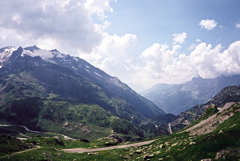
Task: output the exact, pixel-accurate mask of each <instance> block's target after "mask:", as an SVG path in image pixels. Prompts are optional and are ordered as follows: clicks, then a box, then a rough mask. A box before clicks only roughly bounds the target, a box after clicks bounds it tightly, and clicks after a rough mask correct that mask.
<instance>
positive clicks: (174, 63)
mask: <svg viewBox="0 0 240 161" xmlns="http://www.w3.org/2000/svg"><path fill="white" fill-rule="evenodd" d="M179 49H180V46H176V45H174V46H173V47H169V46H167V45H164V44H153V45H152V46H151V47H149V48H147V49H146V50H145V51H143V53H142V58H143V59H144V60H145V65H144V66H142V68H141V72H142V73H144V75H148V76H149V77H151V78H152V79H155V80H158V82H165V83H181V82H185V81H188V80H190V79H191V78H193V77H198V76H200V77H202V78H214V77H217V76H220V75H233V74H240V41H236V42H234V43H232V44H231V45H230V46H229V47H228V48H227V49H225V50H224V51H222V49H223V47H222V46H221V45H220V44H219V45H216V46H215V47H213V46H212V45H211V44H206V43H204V42H201V43H199V44H198V45H196V46H195V48H194V49H193V50H192V51H191V53H189V54H182V53H179Z"/></svg>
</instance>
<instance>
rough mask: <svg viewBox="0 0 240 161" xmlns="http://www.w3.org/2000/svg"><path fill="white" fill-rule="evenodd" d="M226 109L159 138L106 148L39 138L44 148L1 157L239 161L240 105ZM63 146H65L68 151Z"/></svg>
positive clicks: (99, 144) (35, 140)
mask: <svg viewBox="0 0 240 161" xmlns="http://www.w3.org/2000/svg"><path fill="white" fill-rule="evenodd" d="M223 108H224V109H223V110H219V113H218V114H213V115H212V114H211V115H209V116H207V117H206V118H203V119H202V120H198V121H197V122H193V123H192V124H191V125H190V126H189V127H187V128H186V129H185V130H184V131H180V132H176V133H174V134H170V135H167V136H161V137H157V138H155V139H154V140H151V141H148V142H141V143H135V144H129V145H122V146H120V145H119V146H114V147H112V146H111V147H109V148H106V147H108V145H106V143H108V142H107V140H97V141H94V142H91V143H86V142H83V141H68V140H63V139H60V138H56V137H55V138H52V139H51V138H43V137H35V138H30V139H28V140H26V143H34V144H35V145H40V146H41V148H38V149H30V150H29V151H26V152H22V153H18V154H16V153H12V155H8V156H6V155H5V156H4V154H2V155H3V156H2V157H1V156H0V158H1V160H3V161H5V160H13V161H14V160H18V161H19V160H26V159H31V158H34V160H74V159H75V160H78V159H79V160H139V161H140V160H171V161H178V160H196V161H197V160H204V159H205V160H208V161H212V160H229V161H235V160H239V159H240V155H239V154H240V138H239V137H238V135H239V132H240V104H238V103H227V104H226V105H225V106H224V107H223ZM224 118H226V119H224ZM206 120H207V121H206ZM219 120H222V121H219ZM196 125H197V126H196ZM193 127H194V128H193ZM209 127H210V128H211V130H207V131H206V130H205V129H209ZM212 127H213V128H212ZM102 141H103V142H102ZM104 143H105V144H104ZM125 144H126V143H125ZM135 145H136V146H135ZM138 145H139V146H138ZM140 145H144V146H140ZM99 147H105V148H99ZM75 148H76V149H75ZM96 148H97V149H96ZM61 149H65V150H64V151H66V152H64V151H63V150H61ZM94 149H95V150H94ZM107 149H109V150H107ZM76 152H78V153H76Z"/></svg>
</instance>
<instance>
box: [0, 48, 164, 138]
mask: <svg viewBox="0 0 240 161" xmlns="http://www.w3.org/2000/svg"><path fill="white" fill-rule="evenodd" d="M0 51H1V53H0V58H1V59H0V62H1V68H0V94H1V95H0V116H1V120H0V121H8V122H9V123H14V124H16V123H18V124H22V125H26V126H27V127H30V128H33V129H41V130H47V131H48V130H51V129H52V130H55V131H56V132H59V133H65V134H67V133H69V132H70V134H72V136H73V135H74V137H76V136H77V133H78V134H79V133H80V135H79V136H80V137H89V136H91V135H92V137H94V138H96V137H98V136H106V135H110V134H111V131H112V130H113V131H114V132H116V133H119V134H124V135H129V136H131V137H132V136H135V137H139V138H141V137H152V136H154V135H159V134H166V133H167V130H166V127H165V126H166V125H163V126H156V125H158V123H157V122H155V121H154V120H153V119H152V116H155V115H159V114H163V115H164V112H163V111H162V110H161V109H159V108H158V107H157V106H156V105H155V104H154V103H152V102H151V101H149V100H147V99H145V98H144V97H142V96H140V95H139V94H137V93H136V92H134V91H133V90H131V89H130V88H129V87H128V86H127V85H126V84H124V83H122V82H121V81H120V80H119V79H117V78H116V77H111V76H109V75H108V74H106V73H105V72H103V71H101V70H100V69H98V68H95V67H94V66H92V65H91V64H89V63H87V62H86V61H84V60H82V59H80V58H76V57H72V56H70V55H66V54H63V53H60V52H59V51H57V50H51V51H47V50H41V49H39V48H38V47H36V46H33V47H27V48H21V47H19V48H18V49H17V50H16V49H14V48H13V47H8V48H3V49H1V50H0ZM160 124H161V125H162V123H160ZM61 127H63V128H61ZM100 131H101V132H100ZM149 131H150V133H149ZM144 133H145V134H144ZM147 133H148V134H147Z"/></svg>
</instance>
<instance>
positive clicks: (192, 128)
mask: <svg viewBox="0 0 240 161" xmlns="http://www.w3.org/2000/svg"><path fill="white" fill-rule="evenodd" d="M234 103H236V102H229V103H226V104H225V105H224V107H223V108H220V109H219V111H218V113H221V112H222V111H223V110H225V109H228V108H229V107H231V106H232V105H233V104H234ZM218 113H216V114H215V115H212V116H210V117H209V118H207V119H206V120H203V121H201V122H199V123H198V124H196V125H194V126H193V127H190V128H188V129H186V130H184V131H191V130H194V129H196V128H198V127H200V126H202V125H204V124H206V123H207V122H209V121H210V120H212V119H214V118H215V117H216V116H217V114H218Z"/></svg>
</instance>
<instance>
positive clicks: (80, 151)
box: [63, 140, 155, 153]
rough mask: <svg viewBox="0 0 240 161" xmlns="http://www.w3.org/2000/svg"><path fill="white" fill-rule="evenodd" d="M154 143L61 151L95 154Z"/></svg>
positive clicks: (150, 141) (145, 142)
mask: <svg viewBox="0 0 240 161" xmlns="http://www.w3.org/2000/svg"><path fill="white" fill-rule="evenodd" d="M154 141H155V140H149V141H144V142H140V143H134V144H127V145H119V146H111V147H104V148H96V149H83V148H74V149H63V151H65V152H69V153H85V152H95V151H103V150H112V149H119V148H128V147H132V146H134V147H137V146H142V145H148V144H151V143H152V142H154Z"/></svg>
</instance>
